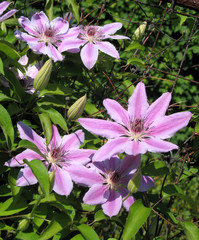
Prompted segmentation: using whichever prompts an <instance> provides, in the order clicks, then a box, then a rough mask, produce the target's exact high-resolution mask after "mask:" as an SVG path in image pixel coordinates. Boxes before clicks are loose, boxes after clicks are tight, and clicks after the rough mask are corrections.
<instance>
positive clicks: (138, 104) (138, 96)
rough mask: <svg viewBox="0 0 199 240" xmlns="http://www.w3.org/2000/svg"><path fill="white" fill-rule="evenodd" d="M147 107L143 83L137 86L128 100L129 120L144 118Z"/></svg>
mask: <svg viewBox="0 0 199 240" xmlns="http://www.w3.org/2000/svg"><path fill="white" fill-rule="evenodd" d="M148 107H149V104H148V101H147V95H146V89H145V85H144V83H142V82H140V83H138V84H137V86H136V88H135V90H134V92H133V94H132V96H131V97H130V98H129V106H128V113H129V115H130V117H131V120H132V121H133V120H135V119H139V118H144V117H145V115H146V111H147V109H148Z"/></svg>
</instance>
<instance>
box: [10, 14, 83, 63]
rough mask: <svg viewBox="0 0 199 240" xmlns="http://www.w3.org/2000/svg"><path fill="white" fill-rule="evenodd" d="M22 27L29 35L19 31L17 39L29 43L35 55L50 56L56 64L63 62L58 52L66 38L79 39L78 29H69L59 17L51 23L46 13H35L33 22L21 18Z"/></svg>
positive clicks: (32, 18) (66, 23)
mask: <svg viewBox="0 0 199 240" xmlns="http://www.w3.org/2000/svg"><path fill="white" fill-rule="evenodd" d="M18 21H19V23H20V25H21V26H22V27H23V28H24V29H25V31H26V32H28V33H29V34H27V33H23V32H21V31H19V30H17V31H15V37H16V38H17V39H19V40H21V41H25V42H27V44H28V46H29V47H30V48H31V49H32V50H33V51H34V52H35V53H42V54H45V55H48V56H49V57H50V58H52V59H53V60H54V61H55V62H56V61H62V60H63V58H64V57H63V56H62V55H61V53H60V52H59V51H58V50H57V48H58V46H59V45H60V44H61V42H62V41H63V40H64V39H65V38H69V39H73V38H74V37H77V35H78V33H79V30H78V28H77V27H76V28H71V29H69V24H68V22H67V21H66V20H64V19H63V18H61V17H57V18H55V19H53V20H52V21H51V22H49V20H48V18H47V16H46V15H45V13H44V12H42V11H41V12H40V13H35V14H34V15H33V16H32V17H31V20H29V19H28V18H26V17H23V16H22V17H20V18H19V20H18Z"/></svg>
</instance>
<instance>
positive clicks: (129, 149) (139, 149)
mask: <svg viewBox="0 0 199 240" xmlns="http://www.w3.org/2000/svg"><path fill="white" fill-rule="evenodd" d="M146 151H147V144H146V143H145V142H144V141H141V142H140V141H135V140H133V141H128V142H127V143H126V144H125V148H124V152H125V153H126V154H128V155H137V154H140V153H142V154H144V153H146Z"/></svg>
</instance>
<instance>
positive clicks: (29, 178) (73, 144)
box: [5, 122, 95, 196]
mask: <svg viewBox="0 0 199 240" xmlns="http://www.w3.org/2000/svg"><path fill="white" fill-rule="evenodd" d="M17 127H18V131H19V133H20V137H21V139H26V140H29V141H31V142H32V143H34V144H35V145H36V146H37V147H38V149H39V150H40V151H41V153H42V154H43V155H44V156H41V155H39V154H38V153H36V152H34V151H32V150H30V149H27V150H25V151H23V152H21V153H19V154H18V155H16V156H15V157H13V158H12V159H11V160H9V161H8V162H6V163H5V165H6V166H9V167H22V166H23V168H22V169H21V170H20V171H19V174H18V177H17V186H26V185H32V184H35V183H37V179H36V177H35V176H34V175H33V173H32V171H31V169H30V168H29V167H28V166H27V165H26V164H24V163H23V159H27V160H28V161H31V160H33V159H39V160H41V161H42V162H43V163H44V165H45V166H46V168H47V169H48V170H49V172H52V171H54V172H55V182H54V186H53V190H54V191H55V192H56V193H58V194H60V195H66V196H68V195H69V194H70V192H71V191H72V188H73V183H72V178H71V176H70V173H69V172H68V169H69V168H70V167H71V166H72V167H73V166H80V168H81V165H83V164H86V163H88V162H89V161H90V157H91V155H92V154H93V153H94V152H95V151H94V150H89V149H79V147H80V145H81V144H82V143H83V141H84V133H83V132H82V131H81V130H78V131H76V132H75V133H72V134H69V135H65V136H63V137H62V138H61V137H60V135H59V132H58V130H57V127H56V126H55V125H53V129H52V130H53V135H52V139H51V141H50V143H49V146H46V143H45V139H44V138H42V137H40V136H39V135H38V134H37V133H36V132H35V131H33V130H32V129H31V128H30V127H28V126H27V125H25V124H24V123H22V122H18V124H17Z"/></svg>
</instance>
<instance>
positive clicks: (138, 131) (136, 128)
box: [129, 118, 145, 140]
mask: <svg viewBox="0 0 199 240" xmlns="http://www.w3.org/2000/svg"><path fill="white" fill-rule="evenodd" d="M144 123H145V122H144V119H141V118H137V119H135V120H134V121H133V122H132V123H131V127H130V130H129V136H130V137H131V138H132V140H141V139H142V137H143V136H144V135H145V127H144Z"/></svg>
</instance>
